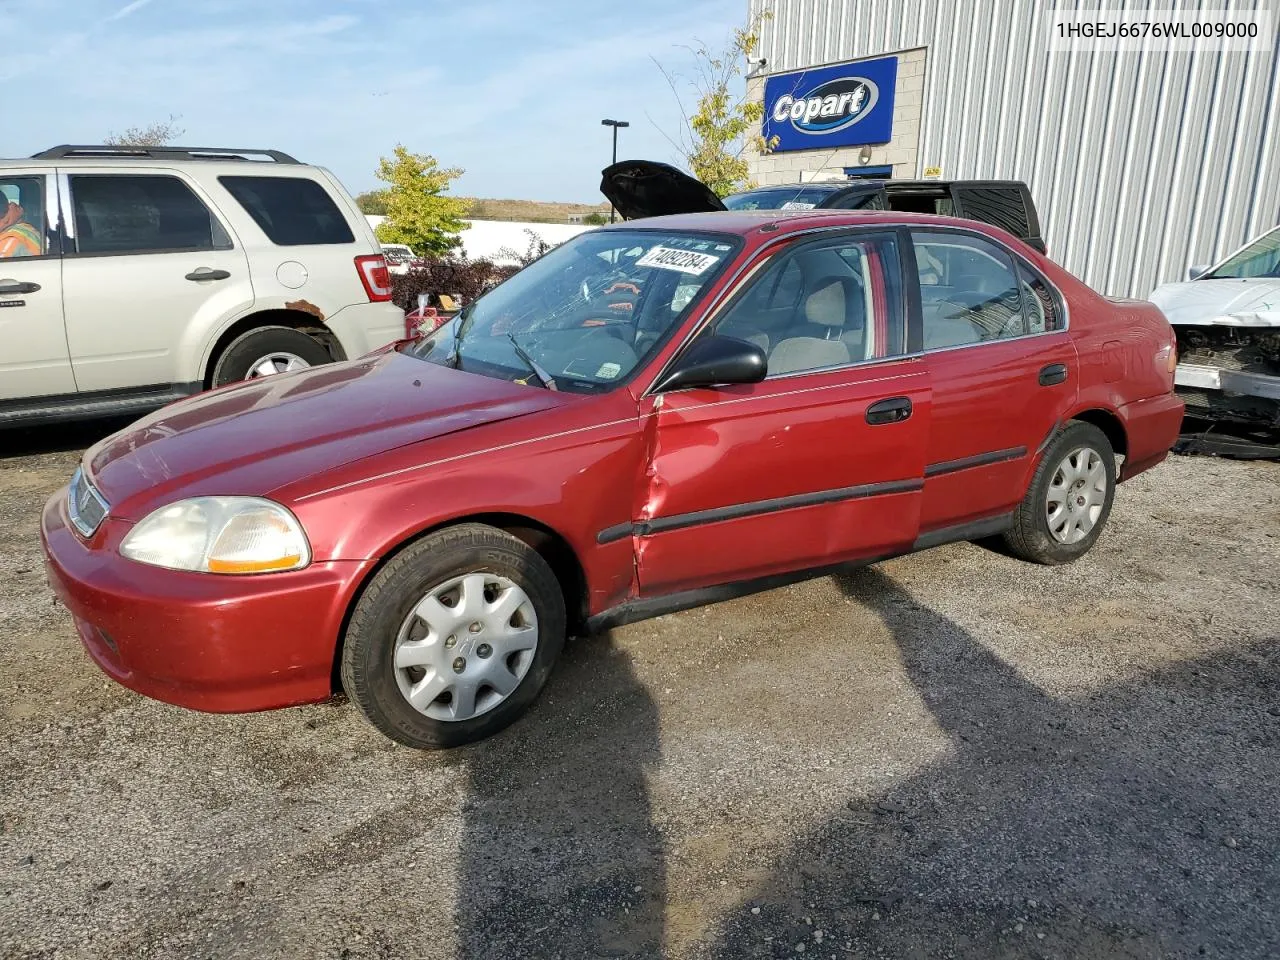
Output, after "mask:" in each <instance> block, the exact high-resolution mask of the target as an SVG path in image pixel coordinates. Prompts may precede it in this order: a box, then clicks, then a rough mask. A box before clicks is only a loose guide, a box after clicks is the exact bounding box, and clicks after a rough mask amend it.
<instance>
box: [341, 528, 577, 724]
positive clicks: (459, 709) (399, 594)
mask: <svg viewBox="0 0 1280 960" xmlns="http://www.w3.org/2000/svg"><path fill="white" fill-rule="evenodd" d="M564 639H565V608H564V596H563V594H562V593H561V592H560V584H559V581H557V580H556V576H555V574H554V573H553V572H552V570H551V568H550V567H549V566H548V565H547V562H546V561H545V560H544V559H542V557H541V556H540V555H539V554H538V553H537V551H535V550H534V549H533V548H532V547H530V546H529V545H528V544H526V543H524V541H522V540H518V539H516V538H515V537H513V536H511V535H510V534H508V533H506V532H504V531H502V530H498V529H496V528H495V527H490V526H486V525H484V524H479V523H466V524H460V525H458V526H456V527H450V528H448V529H446V530H441V531H440V532H439V533H434V534H431V535H430V536H427V537H423V538H422V539H421V540H419V541H417V542H416V543H413V544H410V545H409V546H408V547H406V548H405V549H403V550H402V551H400V553H398V554H396V555H395V556H394V557H393V558H392V559H391V560H390V561H389V562H388V563H387V565H386V566H384V567H383V568H382V569H381V570H380V571H379V572H378V574H377V575H376V576H375V577H374V578H373V580H371V581H370V582H369V585H368V586H367V587H366V588H365V590H364V593H362V594H361V596H360V599H359V601H358V602H357V603H356V606H355V610H354V611H353V612H352V614H351V621H350V623H349V624H348V625H347V632H346V637H345V640H344V643H343V648H342V663H341V671H342V687H343V689H344V690H345V691H346V693H347V696H348V697H350V698H351V701H352V703H354V704H355V705H356V707H358V708H359V710H360V712H361V713H362V714H364V716H365V718H366V719H367V720H369V722H370V723H372V724H373V725H374V726H375V727H377V728H378V729H379V730H381V731H382V732H383V733H384V734H386V735H387V736H388V737H390V738H391V739H393V740H396V741H399V742H400V743H403V744H405V745H406V746H410V747H417V748H419V749H422V748H436V747H456V746H460V745H462V744H464V743H471V742H473V741H475V740H480V739H483V738H484V737H488V736H490V735H492V734H494V733H497V732H498V731H499V730H501V729H503V728H504V727H506V726H508V725H510V724H511V723H513V722H515V720H517V719H518V718H519V717H520V716H521V715H522V714H523V713H524V712H525V711H526V710H528V709H529V707H530V705H531V704H532V703H533V701H534V700H535V699H536V698H537V696H538V693H539V692H540V691H541V690H542V687H543V685H544V684H545V683H546V682H547V678H548V677H549V676H550V675H551V668H552V666H553V665H554V664H555V662H556V658H557V657H558V656H559V654H560V649H561V647H562V646H563V645H564Z"/></svg>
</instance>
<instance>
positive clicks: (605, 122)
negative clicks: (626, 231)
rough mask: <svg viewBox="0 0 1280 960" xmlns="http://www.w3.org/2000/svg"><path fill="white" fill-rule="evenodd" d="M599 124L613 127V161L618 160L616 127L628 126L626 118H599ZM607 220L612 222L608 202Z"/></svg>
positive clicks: (610, 205)
mask: <svg viewBox="0 0 1280 960" xmlns="http://www.w3.org/2000/svg"><path fill="white" fill-rule="evenodd" d="M600 125H601V126H604V127H613V162H614V163H617V162H618V128H619V127H629V126H631V124H629V123H628V122H627V121H626V120H601V121H600ZM609 222H610V223H613V204H609Z"/></svg>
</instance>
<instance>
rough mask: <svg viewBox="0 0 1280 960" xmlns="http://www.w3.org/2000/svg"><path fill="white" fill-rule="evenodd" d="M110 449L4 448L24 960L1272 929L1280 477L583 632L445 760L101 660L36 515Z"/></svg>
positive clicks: (1248, 945)
mask: <svg viewBox="0 0 1280 960" xmlns="http://www.w3.org/2000/svg"><path fill="white" fill-rule="evenodd" d="M98 432H101V431H100V430H99V431H98ZM92 439H94V434H93V431H89V432H87V433H86V431H84V430H80V431H63V432H60V433H51V434H45V435H42V436H33V435H30V434H27V435H23V436H22V437H18V438H15V437H14V435H9V436H8V437H4V436H3V435H0V582H2V583H3V584H4V588H3V591H2V592H0V623H3V624H4V627H5V629H4V630H3V631H2V632H0V958H5V960H8V958H16V957H24V958H26V957H102V958H108V957H110V958H121V957H143V956H146V957H166V958H168V957H172V958H196V957H219V958H221V957H236V958H241V957H242V958H262V957H332V958H392V957H397V958H398V957H424V958H427V957H430V958H435V957H442V958H444V957H466V958H482V957H483V958H504V957H544V956H545V957H564V958H577V957H595V956H606V957H620V956H659V955H664V956H671V957H690V958H693V957H697V958H704V957H705V958H725V960H729V958H738V957H779V956H796V955H799V954H802V953H803V954H804V955H805V956H818V957H848V956H856V957H881V956H883V957H894V958H942V957H974V958H984V960H985V958H996V960H999V958H1012V957H1060V958H1067V957H1071V958H1075V957H1125V958H1146V957H1200V956H1209V957H1224V958H1232V960H1241V958H1255V957H1256V958H1262V957H1275V956H1277V955H1280V791H1278V790H1277V786H1276V785H1277V784H1278V783H1280V733H1278V731H1280V653H1278V652H1277V641H1278V640H1280V464H1275V463H1266V462H1255V463H1239V462H1230V461H1219V460H1212V459H1206V458H1177V459H1175V460H1172V461H1170V462H1169V463H1167V464H1165V465H1163V466H1161V467H1159V468H1158V469H1157V470H1155V471H1153V472H1151V473H1148V474H1146V475H1145V476H1143V477H1140V478H1138V479H1137V480H1135V481H1134V482H1132V483H1130V484H1127V485H1125V486H1124V487H1122V488H1121V490H1120V493H1119V496H1118V500H1117V505H1116V508H1115V510H1114V512H1113V514H1112V518H1111V522H1110V526H1109V528H1108V531H1107V532H1106V533H1105V534H1104V536H1103V539H1102V540H1101V542H1100V543H1099V546H1098V548H1097V549H1096V550H1095V551H1094V552H1093V553H1092V554H1091V555H1090V556H1089V557H1087V558H1085V559H1084V560H1083V561H1081V562H1079V563H1077V564H1075V565H1073V566H1071V567H1068V568H1058V569H1049V568H1040V567H1032V566H1027V565H1024V564H1021V563H1019V562H1017V561H1014V560H1011V559H1009V558H1007V557H1004V556H1002V555H999V554H997V553H994V552H992V551H990V550H987V549H985V548H983V547H979V546H972V545H955V546H950V547H946V548H942V549H939V550H935V551H932V552H930V553H926V554H921V555H918V556H915V557H910V558H904V559H900V560H896V561H892V562H889V563H885V564H882V565H879V566H877V567H874V568H871V569H867V570H862V571H854V572H850V573H849V574H847V575H841V576H838V577H834V578H832V577H825V578H821V579H816V580H811V581H808V582H805V583H801V584H797V585H795V586H791V587H787V588H783V589H780V590H776V591H773V592H770V593H766V594H761V595H758V596H755V597H749V598H744V599H741V600H736V601H732V602H729V603H724V604H720V605H718V606H714V607H708V608H704V609H701V610H694V611H690V612H687V613H683V614H678V615H673V616H668V617H663V618H660V619H658V620H655V621H651V622H648V623H642V624H637V625H634V626H631V627H627V628H625V629H621V630H617V631H614V632H613V633H612V634H611V635H609V636H607V637H603V638H598V639H595V640H590V641H576V642H574V643H573V644H571V645H570V647H569V648H568V649H567V651H566V656H565V658H564V660H562V662H561V665H560V668H559V669H558V671H557V674H556V676H555V677H554V678H553V680H552V682H551V685H550V687H549V689H548V691H547V693H546V694H544V696H543V698H542V700H541V701H540V703H539V704H538V705H537V706H536V707H535V709H534V711H533V713H532V714H531V715H530V716H529V717H528V718H526V719H525V720H524V721H523V722H521V723H520V724H518V725H517V726H516V727H515V728H513V729H512V730H510V731H508V732H507V733H505V734H503V735H501V736H499V737H497V738H495V739H493V740H491V741H489V742H487V743H484V744H480V745H477V746H475V747H471V748H466V749H463V750H458V751H454V752H450V753H445V754H418V753H414V752H412V751H409V750H406V749H404V748H401V747H397V746H395V745H393V744H391V743H390V742H388V741H386V740H384V739H383V738H382V737H381V736H379V735H378V734H377V733H376V732H375V731H374V730H373V729H372V728H371V727H368V726H366V725H365V724H364V723H363V722H362V721H361V720H360V719H359V718H358V716H357V715H356V712H355V710H354V709H353V708H351V707H350V706H349V705H346V704H342V703H337V704H326V705H320V706H314V707H307V708H301V709H294V710H287V711H280V712H275V713H269V714H257V715H252V716H238V717H236V716H232V717H219V716H207V715H202V714H197V713H191V712H187V711H184V710H181V709H178V708H174V707H168V706H165V705H162V704H157V703H152V702H150V701H146V700H143V699H142V698H140V697H137V696H135V695H134V694H132V693H130V692H128V691H126V690H123V689H121V688H118V687H116V686H114V685H113V684H111V683H110V682H109V681H107V680H106V679H105V678H104V677H103V676H102V675H100V674H99V673H98V671H97V670H96V668H94V667H93V666H92V664H91V663H90V662H89V660H88V659H87V657H86V656H85V655H84V654H83V653H82V652H81V651H80V649H79V646H78V644H77V641H76V639H75V635H74V632H73V630H72V628H71V625H70V623H69V621H68V618H67V616H66V613H65V611H63V610H62V609H60V608H58V607H57V606H55V605H54V604H53V601H52V596H51V594H50V593H49V591H48V589H47V587H46V586H45V583H44V575H43V571H42V569H41V562H40V557H39V548H38V538H37V522H38V515H39V509H40V506H41V505H42V504H43V502H44V501H45V499H46V498H47V497H48V496H49V495H50V494H51V493H52V492H53V491H54V490H55V489H56V488H57V487H58V486H59V485H60V484H61V483H63V482H65V480H66V479H67V478H68V477H69V475H70V474H71V472H72V470H73V469H74V466H75V463H76V461H77V459H78V456H79V450H80V448H81V447H82V446H83V445H84V444H86V443H88V442H90V441H91V440H92Z"/></svg>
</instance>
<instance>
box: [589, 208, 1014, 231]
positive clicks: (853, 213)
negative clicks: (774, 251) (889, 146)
mask: <svg viewBox="0 0 1280 960" xmlns="http://www.w3.org/2000/svg"><path fill="white" fill-rule="evenodd" d="M769 223H773V224H777V225H778V227H779V228H780V229H784V230H787V231H795V230H803V229H805V228H807V227H830V226H836V225H837V224H838V225H845V224H847V225H849V226H859V225H863V224H879V225H884V224H886V223H902V224H937V225H940V226H948V227H961V228H963V229H965V230H969V231H973V232H977V233H991V234H994V235H996V236H1002V235H1005V231H1003V230H1001V229H1000V228H999V227H993V226H991V225H990V224H988V223H984V222H983V221H981V220H968V219H964V218H961V217H943V216H939V215H937V214H932V213H904V212H901V211H897V210H835V209H831V208H822V207H815V208H814V209H812V210H725V211H716V212H714V213H674V214H671V215H670V216H665V217H645V218H643V219H640V220H627V221H624V222H622V223H615V224H611V225H609V226H605V227H598V228H597V229H599V230H700V231H703V232H710V233H729V234H736V235H738V236H746V235H747V234H749V233H751V231H753V230H756V229H758V228H760V227H762V226H764V225H765V224H769Z"/></svg>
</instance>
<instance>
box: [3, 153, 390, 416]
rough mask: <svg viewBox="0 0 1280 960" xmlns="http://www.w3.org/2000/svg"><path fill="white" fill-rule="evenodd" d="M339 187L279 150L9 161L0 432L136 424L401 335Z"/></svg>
mask: <svg viewBox="0 0 1280 960" xmlns="http://www.w3.org/2000/svg"><path fill="white" fill-rule="evenodd" d="M390 300H391V280H390V276H389V275H388V273H387V264H386V260H385V258H384V257H383V255H382V252H381V249H380V248H379V246H378V243H377V240H376V239H375V238H374V235H373V232H372V230H371V229H370V228H369V225H368V222H367V221H366V220H365V218H364V216H363V215H362V214H361V213H360V211H359V209H357V207H356V205H355V202H354V201H353V200H352V199H351V197H350V195H349V194H348V193H347V192H346V191H345V190H344V189H343V188H342V185H341V184H339V183H338V181H337V179H335V178H334V176H333V175H332V174H331V173H329V172H328V171H327V170H324V169H321V168H320V167H315V166H310V165H308V164H303V163H299V162H298V161H297V160H294V159H293V158H292V157H290V156H288V155H287V154H283V153H280V152H279V151H275V150H233V149H227V148H195V147H190V148H180V147H162V148H133V147H74V146H63V147H55V148H53V149H52V150H46V151H45V152H43V153H40V154H37V155H36V156H34V157H32V158H30V159H29V160H0V427H3V426H6V425H9V424H17V423H32V422H37V421H46V422H47V421H55V420H68V419H76V418H80V417H88V416H95V415H99V414H117V413H133V412H138V413H141V412H143V411H145V410H147V409H150V408H153V407H157V406H160V405H161V404H164V403H167V402H169V401H170V400H174V399H177V398H179V397H182V396H186V395H188V394H192V393H196V392H198V391H200V390H204V389H207V388H209V387H215V386H221V385H223V384H226V383H231V382H233V381H236V380H243V379H246V378H250V377H259V376H266V375H269V374H273V373H280V372H286V371H291V370H296V369H300V368H303V367H309V366H314V365H316V364H321V363H328V362H330V361H333V360H342V359H345V358H349V357H356V356H360V355H361V354H364V353H367V352H368V351H370V350H373V349H375V348H377V347H380V346H382V345H383V344H386V343H388V342H390V341H392V340H395V339H397V338H398V337H401V336H403V335H404V314H403V311H401V310H400V309H399V308H398V307H396V306H395V305H394V304H392V303H391V302H390Z"/></svg>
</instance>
